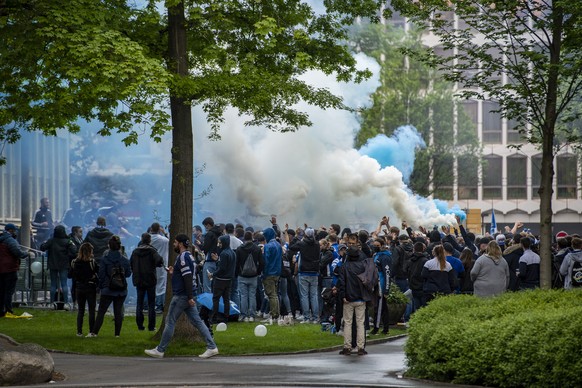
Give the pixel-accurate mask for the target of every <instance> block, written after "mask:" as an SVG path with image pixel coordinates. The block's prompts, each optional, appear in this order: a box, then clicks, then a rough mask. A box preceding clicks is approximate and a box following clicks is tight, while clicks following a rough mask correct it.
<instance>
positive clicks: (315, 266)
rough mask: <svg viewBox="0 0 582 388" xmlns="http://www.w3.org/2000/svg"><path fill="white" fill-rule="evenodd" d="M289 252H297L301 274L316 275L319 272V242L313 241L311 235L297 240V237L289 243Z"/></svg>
mask: <svg viewBox="0 0 582 388" xmlns="http://www.w3.org/2000/svg"><path fill="white" fill-rule="evenodd" d="M289 250H290V251H291V252H294V253H295V252H299V253H300V259H299V273H300V274H302V275H318V274H319V253H320V248H319V243H318V242H317V241H315V239H314V238H313V236H307V235H305V237H303V239H302V240H299V239H298V238H297V237H296V238H294V239H293V241H291V243H290V244H289Z"/></svg>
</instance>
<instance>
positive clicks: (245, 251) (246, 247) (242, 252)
mask: <svg viewBox="0 0 582 388" xmlns="http://www.w3.org/2000/svg"><path fill="white" fill-rule="evenodd" d="M235 253H236V272H235V275H236V276H242V275H241V274H240V273H241V272H242V269H243V266H244V265H245V261H246V260H247V257H248V256H249V254H252V255H253V261H254V262H255V266H256V267H257V275H260V274H262V273H263V268H264V267H265V261H264V260H263V252H261V248H259V247H258V246H257V245H256V244H255V243H254V242H252V241H245V242H244V243H243V245H241V246H239V247H238V248H237V249H236V252H235ZM243 277H245V276H243ZM251 277H254V276H251Z"/></svg>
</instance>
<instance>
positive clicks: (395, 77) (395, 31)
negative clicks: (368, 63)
mask: <svg viewBox="0 0 582 388" xmlns="http://www.w3.org/2000/svg"><path fill="white" fill-rule="evenodd" d="M353 40H354V42H355V45H356V47H357V49H358V50H361V51H363V52H364V53H366V54H367V55H369V56H372V57H373V58H375V59H376V61H378V63H379V64H380V65H381V71H380V86H379V87H378V89H377V90H376V91H375V92H374V94H372V101H373V105H372V106H371V107H370V108H366V109H364V110H363V111H362V112H361V117H362V125H361V128H360V131H359V132H358V134H357V135H356V146H358V147H360V146H362V145H364V144H365V143H366V141H367V140H368V139H370V138H373V137H375V136H376V135H378V134H385V135H387V136H390V135H392V133H393V132H394V131H395V130H396V129H397V128H398V127H399V126H402V125H405V124H411V125H413V126H414V127H416V128H417V129H418V130H419V132H420V134H421V135H422V138H423V140H424V141H425V143H426V144H427V147H426V148H424V149H421V150H419V151H418V152H417V154H416V159H415V163H414V170H413V173H412V176H411V178H410V183H409V186H410V187H411V189H412V190H414V191H415V192H416V193H418V194H420V195H424V196H428V195H434V196H435V197H437V198H441V199H453V191H452V188H453V183H454V175H453V174H452V173H451V172H452V171H453V163H454V158H456V157H458V156H469V155H477V154H478V153H479V143H478V139H477V133H476V129H475V126H474V125H473V123H472V122H471V120H470V118H469V117H468V116H467V114H466V113H465V111H464V110H463V109H462V107H461V106H458V107H457V108H456V102H455V98H454V96H453V88H452V84H451V83H450V82H447V81H444V80H442V77H441V75H440V74H439V73H438V72H436V71H434V70H433V69H432V68H431V67H429V66H428V65H426V64H425V63H423V62H421V61H418V60H416V59H415V58H411V57H409V56H407V55H406V54H405V53H404V51H405V50H418V51H422V50H424V47H423V45H422V41H421V33H420V32H419V31H406V32H405V31H404V29H402V28H398V27H393V26H391V25H389V24H388V25H381V24H364V25H362V27H361V28H359V29H357V30H355V31H354V38H353ZM454 109H457V113H458V115H457V119H456V120H457V123H456V131H455V121H454V120H455V118H454Z"/></svg>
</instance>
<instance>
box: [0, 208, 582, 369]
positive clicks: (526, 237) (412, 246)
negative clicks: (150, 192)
mask: <svg viewBox="0 0 582 388" xmlns="http://www.w3.org/2000/svg"><path fill="white" fill-rule="evenodd" d="M48 208H49V202H48V199H46V198H44V199H43V200H42V201H41V208H40V209H39V211H38V212H37V215H35V223H36V224H37V225H38V226H39V227H46V226H47V225H49V224H51V223H52V218H51V217H50V212H49V211H48ZM73 208H74V207H73ZM96 209H97V210H98V204H93V206H92V207H91V209H90V210H88V211H87V212H85V213H84V215H83V218H79V217H77V218H74V217H72V216H69V214H68V212H67V214H66V215H67V216H69V217H68V218H67V217H64V220H65V219H67V222H73V223H74V222H76V221H79V220H81V219H85V218H86V217H88V216H89V215H88V213H91V214H93V213H94V215H95V216H96V218H95V221H94V223H95V224H94V227H92V228H91V230H89V231H88V232H87V233H86V234H85V235H83V227H82V226H79V225H73V226H72V227H71V229H70V233H69V234H67V230H66V225H67V224H66V223H61V224H59V225H57V226H54V227H53V230H52V231H51V232H50V233H48V234H47V235H46V236H45V237H46V240H44V241H42V242H41V244H40V249H41V250H42V251H45V252H46V255H47V264H48V270H49V272H50V279H51V282H50V284H51V286H50V287H51V289H50V295H51V302H54V303H58V302H59V301H61V300H62V301H63V302H67V301H68V300H69V286H68V284H69V280H68V279H72V282H71V283H72V287H71V288H72V292H71V300H72V301H73V303H76V304H77V306H78V313H77V335H78V336H85V335H84V334H83V324H84V316H85V312H88V315H89V319H88V326H89V327H88V329H89V330H88V333H87V335H86V337H96V336H97V335H98V334H99V331H100V328H101V326H102V323H103V319H104V316H105V314H106V312H107V310H108V308H109V307H110V306H111V305H113V314H114V322H115V325H114V335H115V336H120V334H121V329H122V323H123V309H124V303H125V302H126V299H127V295H128V289H131V287H130V286H128V284H127V283H128V280H129V281H131V283H132V285H133V287H134V288H135V291H136V293H137V299H136V301H137V306H136V317H135V320H136V325H137V327H138V329H139V330H145V329H146V327H147V329H148V330H150V331H154V330H156V313H158V314H159V313H161V312H163V309H164V301H165V292H166V283H167V277H168V274H169V275H170V276H171V282H172V291H173V295H172V298H171V303H170V305H169V306H167V309H168V312H167V314H166V316H167V321H166V322H165V329H164V333H163V334H162V339H161V342H160V344H159V345H158V346H157V347H156V348H154V349H151V350H147V351H146V353H147V354H148V355H150V356H152V357H163V355H164V352H165V350H166V348H167V346H168V344H169V342H170V340H171V337H172V334H173V330H174V327H175V322H176V320H177V319H178V318H179V316H180V315H181V314H182V313H185V314H186V316H187V317H188V318H189V320H190V322H191V323H192V324H193V325H194V326H195V327H196V328H198V330H199V331H200V332H201V333H202V336H203V338H204V339H205V341H206V345H207V350H206V352H205V353H204V354H202V355H201V357H205V358H206V357H212V356H214V355H216V354H218V348H217V346H216V344H215V343H214V340H213V338H212V328H213V325H216V324H218V323H220V322H227V321H232V320H238V321H240V322H256V321H261V323H263V324H267V325H270V324H279V325H282V326H284V325H291V324H294V323H295V322H299V323H301V324H321V323H324V324H325V325H327V326H332V327H333V331H335V332H337V333H338V334H340V335H341V334H343V335H344V348H343V349H342V351H341V352H340V353H341V354H344V355H349V354H351V353H352V349H354V350H357V354H359V355H364V354H366V350H365V333H366V332H367V331H369V333H370V334H372V335H375V334H377V333H378V332H379V331H380V330H382V332H383V333H385V334H386V333H388V330H389V326H390V325H389V316H390V314H394V311H391V309H390V307H389V305H388V304H387V302H386V301H387V297H388V296H389V295H390V294H391V293H393V292H395V291H394V290H393V289H394V287H396V288H397V289H398V290H400V292H402V293H404V294H405V295H406V296H407V297H408V303H407V305H406V310H405V312H404V313H403V314H402V316H398V317H396V318H397V319H398V320H399V321H400V323H401V324H403V325H406V323H407V321H408V320H409V318H410V316H411V314H413V313H414V312H415V311H416V310H418V309H419V308H422V307H423V306H425V305H426V304H427V303H428V302H430V301H431V300H432V299H434V298H435V297H437V296H439V295H448V294H454V293H463V294H474V295H476V296H478V297H489V296H495V295H499V294H501V293H503V292H505V291H518V290H523V289H531V288H536V287H539V285H540V256H539V254H538V252H537V250H538V243H539V241H538V239H537V238H536V237H535V236H533V235H532V234H531V233H529V232H528V231H527V229H523V225H522V224H521V223H519V222H517V223H515V225H513V228H510V227H506V228H505V230H504V232H503V233H494V234H485V235H481V236H476V235H475V234H474V233H471V232H468V231H466V230H465V228H464V227H463V225H462V223H461V222H460V221H461V220H460V219H457V224H456V225H455V226H454V227H452V226H441V227H440V228H437V227H433V228H432V229H431V230H427V229H425V228H423V227H419V228H418V230H413V229H412V228H410V227H409V226H408V225H407V223H406V222H402V223H401V224H400V225H399V226H393V225H392V226H391V225H390V220H389V218H387V217H383V218H382V219H381V220H380V221H379V223H378V226H377V228H376V229H375V230H371V231H366V230H357V231H352V230H351V229H350V228H343V229H342V228H341V227H340V225H338V224H331V225H330V226H329V227H324V226H321V227H311V226H309V225H306V224H305V225H303V226H302V227H298V228H290V227H289V226H288V225H284V227H282V228H281V227H280V226H279V224H278V223H277V219H276V217H275V216H273V217H272V218H271V220H270V225H269V226H268V227H266V228H257V230H255V229H254V228H253V227H250V226H244V225H241V224H234V223H225V224H222V223H215V221H214V220H213V219H212V218H211V217H207V218H206V219H204V220H203V222H202V227H200V226H195V227H194V228H193V230H192V234H191V235H186V234H178V235H176V237H175V238H174V240H173V241H172V242H170V240H169V239H168V236H167V234H166V231H165V230H164V228H163V227H162V226H161V225H160V224H159V223H157V222H154V223H153V224H152V225H151V226H150V227H149V228H148V230H147V231H144V233H143V234H142V235H141V238H140V241H139V243H138V245H137V247H135V249H133V250H132V251H131V252H130V254H129V255H128V253H127V252H125V249H124V246H123V244H122V239H121V238H120V237H119V235H118V234H115V233H113V232H112V231H111V230H110V229H109V228H108V223H107V218H106V217H105V216H103V215H99V214H100V213H99V212H98V211H95V210H96ZM40 213H42V214H41V215H39V214H40ZM77 213H78V214H81V213H80V212H78V211H77ZM71 220H72V221H71ZM45 223H46V224H45ZM203 228H204V231H203ZM16 230H17V228H16V227H15V226H14V225H12V224H9V225H7V226H6V227H5V231H4V233H2V234H1V235H0V285H1V287H0V294H1V295H0V300H1V301H2V306H1V307H2V310H1V311H0V313H1V315H5V314H6V313H12V308H11V300H12V296H13V294H14V285H15V283H16V280H15V277H16V272H17V271H18V269H19V268H20V261H19V260H21V259H23V258H25V257H27V256H26V254H24V253H22V252H21V251H20V250H19V249H18V244H17V243H16V240H15V238H16ZM555 237H556V241H555V247H554V252H553V265H552V268H553V274H552V275H553V278H552V279H553V286H554V287H564V288H566V289H568V288H573V287H579V286H582V239H581V238H580V237H579V236H578V235H568V234H567V233H565V232H560V233H558V234H557V235H556V236H555ZM170 244H172V248H173V251H174V252H175V253H176V255H177V256H176V257H175V258H174V260H173V261H172V262H173V265H168V263H169V259H170ZM204 293H209V294H211V299H212V306H210V307H211V308H207V309H206V310H207V311H204V310H203V309H201V306H199V305H198V304H197V303H196V296H197V295H201V294H204ZM97 300H99V303H97ZM231 301H232V303H233V305H234V306H235V308H236V309H238V311H240V313H238V311H237V313H238V314H231V310H232V309H231ZM97 306H98V307H97ZM145 311H147V322H146V316H145V315H144V312H145Z"/></svg>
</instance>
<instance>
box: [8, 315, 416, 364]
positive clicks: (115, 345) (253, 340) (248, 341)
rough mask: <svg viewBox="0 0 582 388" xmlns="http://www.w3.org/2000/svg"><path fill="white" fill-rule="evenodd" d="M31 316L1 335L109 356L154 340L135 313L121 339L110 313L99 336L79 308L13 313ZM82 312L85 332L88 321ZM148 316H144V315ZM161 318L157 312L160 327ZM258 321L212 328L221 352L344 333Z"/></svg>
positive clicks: (256, 350)
mask: <svg viewBox="0 0 582 388" xmlns="http://www.w3.org/2000/svg"><path fill="white" fill-rule="evenodd" d="M25 311H26V312H27V313H29V314H32V315H33V318H31V319H9V318H0V333H2V334H5V335H7V336H9V337H12V338H13V339H14V340H15V341H17V342H19V343H36V344H39V345H41V346H43V347H45V348H46V349H49V350H59V351H65V352H74V353H82V354H99V355H109V356H142V355H143V351H144V349H151V348H153V347H154V346H156V345H157V344H158V341H156V340H153V339H152V337H153V335H152V333H151V332H149V331H147V330H146V331H139V330H137V326H136V323H135V317H134V316H126V317H125V319H124V321H123V328H122V329H121V336H120V338H115V337H114V335H113V316H112V315H107V316H106V317H105V320H104V322H103V326H102V327H101V330H100V332H99V336H98V337H97V338H85V337H77V336H76V333H77V330H76V327H77V323H76V322H77V312H76V311H64V310H61V311H55V310H43V309H34V308H17V309H15V311H14V313H15V314H16V315H20V314H22V313H23V312H25ZM87 319H88V318H87V314H86V313H85V321H84V326H83V330H84V334H87V331H88V329H87V328H88V323H87ZM146 320H147V317H146ZM160 321H161V316H160V315H158V322H157V323H158V325H157V326H158V327H159V326H160ZM258 324H259V323H257V322H254V323H242V322H230V323H229V324H228V329H227V330H226V331H223V332H216V331H215V332H214V339H215V341H216V344H217V345H218V348H219V349H220V354H221V355H223V356H225V355H244V354H268V353H280V352H283V353H289V352H298V351H305V350H310V349H321V348H327V347H331V346H338V345H341V344H342V343H343V337H341V336H337V335H333V334H331V333H330V332H329V331H326V332H323V331H321V326H320V325H313V324H304V325H302V324H296V325H293V326H277V325H272V326H267V331H268V332H267V335H266V336H265V337H255V335H254V329H255V326H257V325H258ZM404 332H405V329H401V328H394V329H393V328H390V333H389V335H382V334H379V335H374V336H370V337H369V338H368V340H375V339H382V338H387V337H390V336H395V335H399V334H403V333H404ZM204 349H205V345H204V343H203V342H196V343H192V342H188V341H179V340H176V339H174V340H172V342H171V343H170V346H169V347H168V349H167V351H166V355H167V356H170V357H171V356H192V355H196V354H199V353H202V352H203V351H204Z"/></svg>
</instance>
